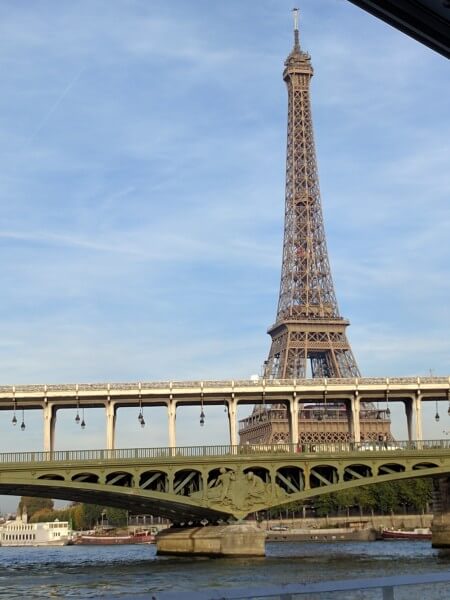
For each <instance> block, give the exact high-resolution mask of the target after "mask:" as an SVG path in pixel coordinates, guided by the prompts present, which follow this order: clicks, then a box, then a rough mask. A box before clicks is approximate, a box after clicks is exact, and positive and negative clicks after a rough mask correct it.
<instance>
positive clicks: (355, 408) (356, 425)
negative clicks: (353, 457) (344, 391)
mask: <svg viewBox="0 0 450 600" xmlns="http://www.w3.org/2000/svg"><path fill="white" fill-rule="evenodd" d="M350 409H351V410H350V413H349V416H350V419H349V420H350V423H349V429H350V431H351V434H352V437H353V441H354V442H355V443H356V444H359V443H360V441H361V423H360V420H359V419H360V412H361V400H360V398H359V395H358V392H355V394H354V395H353V396H352V397H351V399H350Z"/></svg>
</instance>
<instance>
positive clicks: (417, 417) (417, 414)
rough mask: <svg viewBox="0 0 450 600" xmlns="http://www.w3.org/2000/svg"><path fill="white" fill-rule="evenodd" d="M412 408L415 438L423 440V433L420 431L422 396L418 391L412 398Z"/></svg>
mask: <svg viewBox="0 0 450 600" xmlns="http://www.w3.org/2000/svg"><path fill="white" fill-rule="evenodd" d="M413 408H414V425H415V434H416V440H417V441H419V442H421V441H422V440H423V433H422V397H421V395H420V392H417V395H416V396H415V397H414V398H413Z"/></svg>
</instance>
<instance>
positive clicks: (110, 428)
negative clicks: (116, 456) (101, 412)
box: [105, 402, 117, 450]
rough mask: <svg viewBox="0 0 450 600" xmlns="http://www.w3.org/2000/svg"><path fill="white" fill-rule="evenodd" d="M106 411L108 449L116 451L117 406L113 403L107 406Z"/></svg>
mask: <svg viewBox="0 0 450 600" xmlns="http://www.w3.org/2000/svg"><path fill="white" fill-rule="evenodd" d="M105 410H106V448H107V449H108V450H114V448H115V437H116V414H117V410H116V406H115V404H114V403H113V402H111V403H108V404H107V405H106V406H105Z"/></svg>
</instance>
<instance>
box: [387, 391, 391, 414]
mask: <svg viewBox="0 0 450 600" xmlns="http://www.w3.org/2000/svg"><path fill="white" fill-rule="evenodd" d="M386 416H388V417H390V416H391V409H390V408H389V390H386Z"/></svg>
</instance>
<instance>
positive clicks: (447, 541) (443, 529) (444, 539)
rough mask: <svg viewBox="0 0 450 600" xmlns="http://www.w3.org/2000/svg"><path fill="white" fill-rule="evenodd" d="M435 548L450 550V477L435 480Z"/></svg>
mask: <svg viewBox="0 0 450 600" xmlns="http://www.w3.org/2000/svg"><path fill="white" fill-rule="evenodd" d="M433 515H434V516H433V523H432V525H431V533H432V539H431V545H432V546H433V548H450V477H449V476H446V477H439V479H434V480H433Z"/></svg>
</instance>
